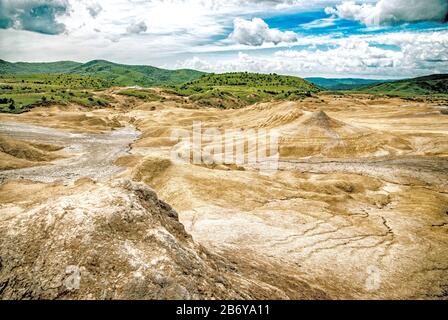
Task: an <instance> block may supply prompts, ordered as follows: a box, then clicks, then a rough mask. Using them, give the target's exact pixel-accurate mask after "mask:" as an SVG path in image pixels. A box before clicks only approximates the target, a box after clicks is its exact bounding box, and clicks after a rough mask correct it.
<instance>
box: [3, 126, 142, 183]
mask: <svg viewBox="0 0 448 320" xmlns="http://www.w3.org/2000/svg"><path fill="white" fill-rule="evenodd" d="M0 134H2V135H6V136H10V137H12V138H14V139H21V140H27V141H32V142H39V143H49V144H55V145H62V146H65V149H64V151H65V152H67V153H68V154H70V155H72V156H71V157H69V158H66V159H62V160H58V161H55V162H53V163H52V164H49V165H43V166H38V167H32V168H25V169H16V170H6V171H2V172H0V181H2V180H5V179H7V178H13V179H29V180H33V181H40V182H53V181H56V180H61V179H62V180H63V181H64V182H73V181H76V180H77V179H79V178H81V177H90V178H93V179H96V180H105V179H107V178H108V177H110V176H112V175H113V174H116V173H118V172H120V171H122V170H123V169H122V168H121V167H119V166H116V165H114V161H115V160H116V159H117V158H118V157H120V156H121V155H124V154H126V153H127V152H128V151H129V150H130V147H129V145H130V144H131V143H132V142H133V141H135V140H136V139H137V138H138V136H139V132H138V131H136V130H135V129H134V128H132V127H124V128H119V129H117V130H114V131H111V132H107V133H103V134H92V133H71V132H68V131H64V130H58V129H52V128H46V127H42V126H36V125H30V124H24V123H15V122H3V123H1V124H0Z"/></svg>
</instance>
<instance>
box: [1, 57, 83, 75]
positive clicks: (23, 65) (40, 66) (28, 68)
mask: <svg viewBox="0 0 448 320" xmlns="http://www.w3.org/2000/svg"><path fill="white" fill-rule="evenodd" d="M80 65H82V63H78V62H73V61H58V62H43V63H30V62H16V63H12V62H7V61H4V60H0V74H37V73H68V72H70V70H72V69H73V68H75V67H77V66H80Z"/></svg>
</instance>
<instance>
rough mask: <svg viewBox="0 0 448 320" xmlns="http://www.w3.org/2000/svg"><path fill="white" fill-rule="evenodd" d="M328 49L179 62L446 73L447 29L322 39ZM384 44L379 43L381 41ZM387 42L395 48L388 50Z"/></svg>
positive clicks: (216, 67) (370, 73)
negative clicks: (329, 39)
mask: <svg viewBox="0 0 448 320" xmlns="http://www.w3.org/2000/svg"><path fill="white" fill-rule="evenodd" d="M322 44H326V45H328V44H332V45H331V46H329V47H327V48H326V49H312V48H311V46H310V47H309V48H307V49H301V50H299V49H288V50H279V51H277V52H275V53H274V54H272V55H270V54H264V55H260V54H255V55H251V54H248V53H241V52H240V53H239V54H238V55H237V57H235V56H234V57H233V58H231V59H230V58H229V59H219V60H215V59H207V58H199V57H194V58H192V59H187V60H185V61H182V62H179V63H178V65H176V67H182V68H195V69H198V70H203V71H212V72H230V71H252V72H262V73H271V72H276V73H280V74H295V75H298V76H322V75H325V76H336V77H347V76H355V77H356V76H358V77H359V76H363V77H380V78H384V77H390V78H405V77H412V76H418V75H426V74H431V73H447V72H448V57H447V55H446V52H448V31H439V32H428V33H419V32H406V33H388V34H382V35H372V36H362V35H361V36H352V37H349V38H339V39H333V40H331V41H328V40H325V41H324V40H322ZM379 44H381V45H379ZM386 45H390V46H394V47H396V49H394V50H391V49H387V46H386Z"/></svg>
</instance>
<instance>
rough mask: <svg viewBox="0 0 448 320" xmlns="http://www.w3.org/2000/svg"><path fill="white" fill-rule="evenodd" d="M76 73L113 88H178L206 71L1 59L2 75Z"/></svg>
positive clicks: (0, 71)
mask: <svg viewBox="0 0 448 320" xmlns="http://www.w3.org/2000/svg"><path fill="white" fill-rule="evenodd" d="M43 73H45V74H54V73H56V74H74V75H81V76H89V77H95V78H98V79H102V80H103V81H107V82H108V83H110V85H113V86H135V85H138V86H143V87H150V86H163V85H176V84H182V83H185V82H188V81H192V80H195V79H198V78H199V77H200V76H201V75H203V74H204V73H203V72H199V71H195V70H188V69H182V70H165V69H159V68H155V67H151V66H134V65H123V64H117V63H112V62H109V61H105V60H93V61H90V62H88V63H85V64H81V63H77V62H70V61H61V62H51V63H24V62H18V63H10V62H6V61H3V60H0V75H7V74H13V75H25V74H28V75H29V74H43Z"/></svg>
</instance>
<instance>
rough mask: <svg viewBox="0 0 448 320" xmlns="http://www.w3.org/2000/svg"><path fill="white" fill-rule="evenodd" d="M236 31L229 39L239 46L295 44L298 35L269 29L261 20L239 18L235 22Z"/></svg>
mask: <svg viewBox="0 0 448 320" xmlns="http://www.w3.org/2000/svg"><path fill="white" fill-rule="evenodd" d="M233 25H234V30H233V32H232V33H231V34H230V36H229V38H230V39H232V40H234V41H235V42H237V43H239V44H244V45H249V46H261V45H262V44H264V43H265V42H270V43H274V44H278V43H280V42H294V41H296V40H297V35H296V34H295V33H294V32H291V31H284V32H283V31H280V30H278V29H271V28H269V26H268V24H267V23H266V22H264V21H263V20H262V19H260V18H253V19H252V20H244V19H241V18H237V19H235V20H234V22H233Z"/></svg>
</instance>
